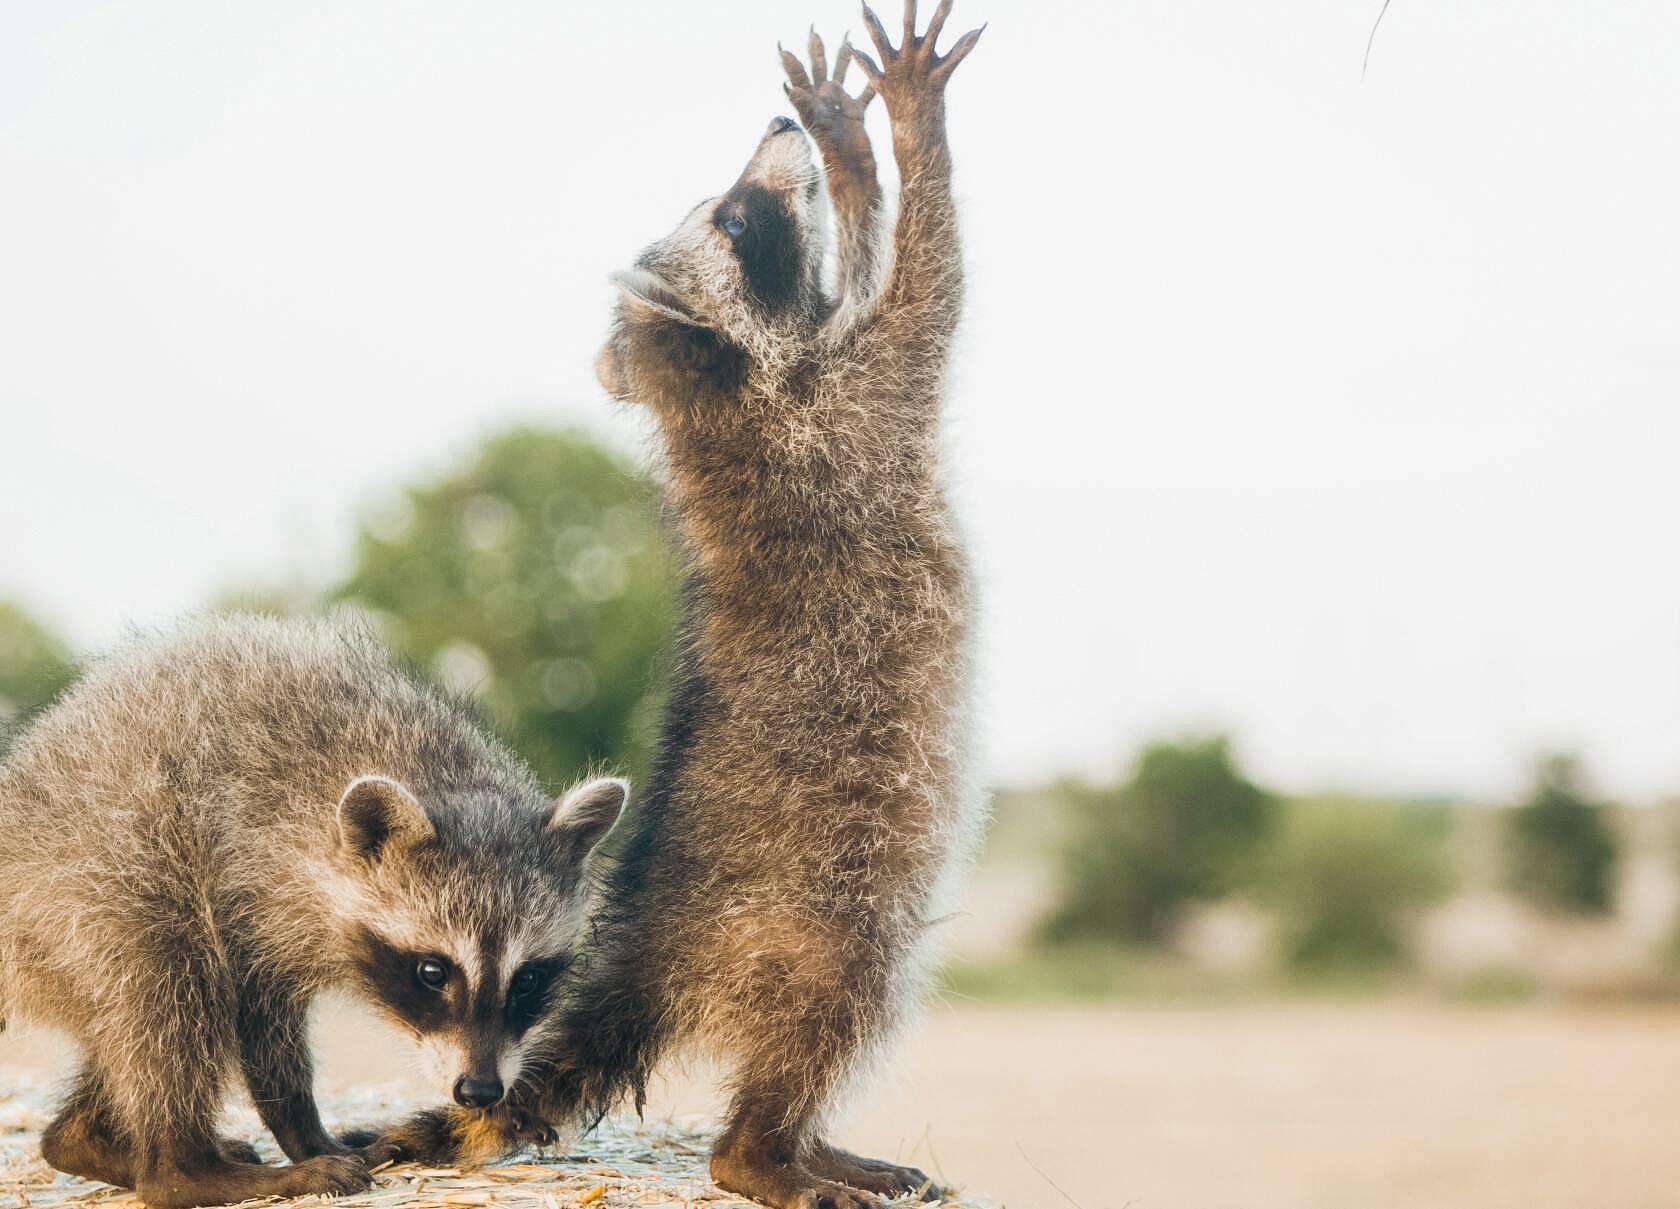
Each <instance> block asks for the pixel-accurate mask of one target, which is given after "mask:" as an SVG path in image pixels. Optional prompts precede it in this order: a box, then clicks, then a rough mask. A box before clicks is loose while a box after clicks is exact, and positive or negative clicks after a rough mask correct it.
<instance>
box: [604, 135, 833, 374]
mask: <svg viewBox="0 0 1680 1209" xmlns="http://www.w3.org/2000/svg"><path fill="white" fill-rule="evenodd" d="M821 204H822V174H821V171H820V169H819V168H818V167H817V165H816V162H815V160H814V159H813V157H812V153H811V144H810V141H809V140H808V139H807V138H806V137H805V134H804V132H803V131H802V130H801V129H800V128H799V126H798V124H797V123H795V122H793V121H792V120H791V119H789V118H777V119H776V120H775V121H773V122H772V123H771V124H770V128H769V130H768V131H766V133H765V135H764V137H763V138H762V139H761V140H760V141H759V145H758V149H757V150H756V151H755V152H754V154H753V157H752V159H751V160H749V161H748V163H747V167H746V170H745V171H744V172H742V174H741V177H740V179H739V180H737V181H736V182H735V184H734V185H733V186H732V187H731V188H730V190H729V192H727V193H725V194H723V195H722V196H721V197H715V198H711V199H709V200H708V201H705V202H702V203H701V204H700V205H699V206H696V207H695V208H694V209H693V210H692V211H690V212H689V215H688V217H687V218H685V219H684V220H683V222H682V223H681V224H680V225H679V226H678V227H677V229H676V230H675V231H673V232H671V234H670V235H667V236H666V237H665V238H664V239H662V240H660V241H659V242H657V243H655V244H653V245H652V246H650V247H649V248H647V249H646V250H645V251H644V252H643V253H642V254H641V256H639V257H638V258H637V259H636V263H635V266H634V267H632V268H630V269H628V270H626V271H624V272H622V273H617V274H614V276H613V281H614V282H615V283H616V284H617V286H618V287H619V291H620V307H619V315H618V325H617V330H616V331H615V336H614V339H613V340H609V342H608V345H607V347H606V348H605V349H603V350H602V354H601V357H600V358H599V359H598V360H597V362H596V373H597V376H598V377H599V378H600V379H601V383H602V385H603V386H605V387H606V389H607V390H608V392H609V393H611V394H613V395H614V396H616V397H618V398H621V399H626V400H630V401H635V400H637V399H639V398H641V397H642V396H644V395H645V394H647V393H649V392H647V391H645V390H641V389H638V384H637V383H636V382H635V381H634V378H635V374H634V373H633V372H631V371H632V370H633V368H634V367H635V366H637V365H638V364H639V363H640V362H641V361H643V360H644V358H645V356H646V355H647V354H648V353H650V352H653V353H654V355H658V354H657V352H656V351H655V350H653V349H642V350H635V351H634V352H632V351H631V350H625V349H617V348H615V344H616V343H617V342H618V341H619V339H620V338H621V337H624V336H627V335H633V334H634V333H636V332H637V331H639V330H646V329H649V328H657V327H658V326H660V325H671V324H675V325H677V326H678V327H679V328H690V329H698V330H700V331H704V332H707V333H710V334H711V335H712V336H713V337H715V338H717V339H720V340H722V341H724V342H726V343H727V344H729V345H732V346H734V347H736V348H738V349H741V350H744V351H746V352H748V353H749V354H754V353H759V352H761V351H762V348H763V346H764V345H765V344H766V343H767V342H768V341H773V340H774V339H775V336H776V330H777V329H779V328H782V327H784V326H786V325H787V324H789V323H794V324H798V323H800V322H802V321H809V320H810V319H811V318H812V317H813V316H814V315H815V314H816V313H817V311H818V309H819V308H820V306H821V301H822V289H821V271H822V244H823V240H822V230H821ZM682 339H683V335H682V334H681V333H673V334H669V335H668V336H667V337H666V342H667V343H671V342H679V343H680V341H681V340H682ZM655 343H656V344H657V343H658V342H657V341H655ZM703 343H704V342H702V344H703ZM702 351H704V348H702ZM665 355H666V356H667V357H668V358H670V357H672V356H673V355H674V356H675V357H676V359H677V360H681V359H682V357H683V355H684V354H683V352H682V351H681V350H675V351H674V352H669V351H668V352H667V353H666V354H665ZM643 401H647V400H643Z"/></svg>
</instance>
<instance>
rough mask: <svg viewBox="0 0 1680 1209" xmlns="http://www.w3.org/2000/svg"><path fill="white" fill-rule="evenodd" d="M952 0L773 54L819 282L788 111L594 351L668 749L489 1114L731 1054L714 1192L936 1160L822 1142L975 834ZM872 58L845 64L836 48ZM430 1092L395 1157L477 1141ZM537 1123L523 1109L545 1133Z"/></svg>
mask: <svg viewBox="0 0 1680 1209" xmlns="http://www.w3.org/2000/svg"><path fill="white" fill-rule="evenodd" d="M950 7H951V5H950V3H949V0H946V2H945V3H942V4H941V5H940V6H939V8H938V10H937V11H936V13H935V14H934V16H933V19H932V21H931V23H930V26H929V28H928V30H927V32H926V34H924V35H922V36H917V34H916V17H915V5H914V4H913V3H912V4H910V5H909V6H908V11H907V12H906V15H905V19H904V32H903V40H902V43H901V45H900V47H899V48H897V49H895V48H894V47H893V45H892V42H891V39H890V38H889V37H888V35H887V33H886V31H885V30H884V29H883V28H882V26H881V23H880V21H879V20H878V19H877V18H876V17H875V15H874V14H873V13H872V12H870V11H869V10H867V9H865V10H864V17H865V20H866V22H867V24H868V28H869V31H870V35H871V38H872V40H873V41H874V44H875V47H876V50H877V51H878V53H879V55H880V59H881V61H880V66H879V67H877V66H876V65H875V63H874V62H873V61H872V60H871V59H869V58H868V57H866V56H865V55H863V54H862V53H860V52H857V51H855V50H853V49H852V48H851V47H850V46H843V47H842V48H841V51H840V54H839V56H838V59H837V62H836V65H835V71H834V75H833V78H829V76H828V70H827V62H826V57H825V52H824V47H823V43H822V42H821V40H820V39H818V38H817V37H816V36H815V35H814V34H813V35H812V39H811V46H810V53H811V64H810V68H809V70H807V69H806V67H805V65H804V64H803V63H801V62H800V61H799V60H798V59H797V58H795V57H794V56H792V55H787V54H784V56H783V61H784V65H785V67H786V70H787V73H788V77H789V86H788V94H789V96H790V98H791V99H792V101H793V103H794V105H795V107H796V109H797V110H798V112H799V114H800V116H801V118H802V119H803V121H804V123H805V126H806V127H807V129H808V130H809V131H810V134H811V136H812V137H813V138H814V139H815V141H816V143H817V146H818V147H819V148H820V149H821V152H822V155H823V159H824V161H825V164H826V168H827V183H828V190H829V193H830V196H831V200H832V207H833V216H834V220H835V224H836V227H837V230H836V239H837V244H838V256H837V263H838V274H837V278H836V280H835V283H834V291H833V293H832V294H831V293H829V292H828V291H827V290H825V288H824V285H823V281H822V265H823V259H824V242H825V239H824V235H825V232H824V229H823V208H822V206H821V200H822V199H821V190H822V185H823V175H822V173H821V172H820V171H819V170H818V168H817V167H816V165H815V164H814V163H813V159H812V154H811V150H810V144H809V142H808V141H807V139H806V137H805V134H804V133H802V132H801V130H800V128H799V126H798V125H796V124H795V123H794V122H792V121H791V120H789V119H786V118H779V119H777V120H776V121H774V122H772V123H771V125H770V128H769V131H768V132H767V133H766V134H765V135H764V137H763V139H762V140H761V141H760V143H759V145H758V148H757V151H756V152H755V153H754V155H753V156H752V158H751V160H750V161H749V162H748V164H747V167H746V170H745V171H744V172H743V173H742V175H741V177H740V179H739V180H738V181H737V182H736V183H735V185H734V186H733V187H732V188H731V189H730V190H729V191H728V192H727V193H725V194H724V195H723V196H722V197H718V198H715V199H713V200H711V201H708V202H705V203H703V204H701V205H700V206H699V207H697V208H696V209H695V210H694V211H692V212H691V213H690V214H689V215H688V217H687V218H686V219H685V220H684V221H683V223H682V224H681V225H680V226H679V227H678V228H677V229H676V231H674V232H673V233H672V234H671V235H669V236H667V237H666V238H665V239H663V240H660V241H659V242H658V243H655V244H654V245H652V246H651V247H649V248H648V249H647V250H646V251H645V252H643V253H642V255H641V256H640V257H639V258H638V259H637V261H636V263H635V266H634V267H633V268H632V269H630V270H629V271H628V272H626V273H623V274H621V275H620V276H619V277H618V278H617V280H618V284H619V286H620V287H621V298H620V302H619V306H618V311H617V316H616V321H615V324H614V327H613V331H612V334H611V337H610V339H609V341H608V343H607V345H606V347H605V348H604V349H603V351H602V353H601V356H600V358H599V360H598V362H597V372H598V375H599V377H600V378H601V381H602V383H603V385H604V386H605V387H606V388H607V390H608V391H609V392H610V393H611V394H613V395H614V396H616V397H617V398H619V399H621V400H625V401H630V402H635V403H640V404H643V405H645V406H646V407H648V408H649V409H650V410H651V413H652V415H653V417H654V419H655V421H656V422H657V426H658V429H659V432H660V435H661V437H662V444H663V455H664V456H663V461H664V469H665V478H666V484H667V492H668V497H669V503H670V505H671V510H672V513H673V515H674V516H675V518H676V520H677V524H678V535H679V539H680V545H681V548H682V553H683V555H684V556H685V561H686V564H687V585H686V589H687V590H686V609H687V614H686V619H685V623H684V628H683V632H682V636H681V643H680V648H679V659H678V665H677V668H676V677H675V686H674V690H673V694H672V700H671V703H670V706H669V709H668V714H667V718H666V722H665V731H664V735H663V740H662V743H661V748H660V752H659V757H658V760H657V761H656V765H655V768H654V771H653V775H652V777H651V778H650V781H649V783H648V786H647V790H646V793H645V795H644V796H643V797H642V798H641V799H640V800H639V802H638V804H637V806H636V808H635V810H634V811H633V812H632V815H631V822H630V824H629V826H630V831H629V836H628V839H627V842H626V844H625V845H624V848H623V850H622V852H621V853H620V854H619V856H618V859H617V860H616V861H615V862H614V864H613V866H612V867H611V869H610V872H609V873H608V874H607V880H606V884H605V889H604V894H603V905H602V906H601V908H600V909H599V912H598V914H597V915H596V916H595V922H594V933H595V940H594V941H593V942H592V943H591V946H590V952H589V959H588V970H587V973H586V974H585V975H584V977H583V978H582V980H581V984H580V985H579V986H578V987H577V988H576V989H575V994H570V995H569V996H568V997H567V999H566V1001H565V1003H564V1004H563V1006H562V1007H561V1009H560V1013H561V1017H562V1023H563V1027H562V1028H560V1029H559V1030H557V1031H556V1033H555V1035H554V1036H555V1041H554V1043H553V1045H552V1046H550V1047H548V1048H547V1049H545V1051H544V1053H543V1055H542V1056H541V1058H540V1059H539V1060H534V1061H533V1063H532V1064H531V1066H530V1067H529V1070H530V1074H529V1075H528V1076H527V1077H526V1078H525V1079H523V1080H521V1082H520V1083H519V1084H518V1085H517V1086H516V1087H515V1089H514V1090H513V1092H512V1094H511V1095H510V1103H511V1104H513V1105H514V1106H516V1109H517V1111H513V1112H507V1111H504V1112H502V1113H499V1114H497V1113H493V1114H490V1116H491V1119H493V1120H495V1121H497V1123H498V1126H499V1128H501V1129H502V1130H503V1132H504V1135H505V1136H507V1137H509V1138H510V1140H511V1138H512V1137H514V1136H516V1135H519V1132H520V1128H521V1125H522V1124H523V1125H524V1126H525V1130H524V1133H523V1136H524V1137H526V1138H532V1137H536V1138H540V1137H541V1136H542V1135H543V1129H542V1124H541V1123H545V1122H557V1123H558V1122H568V1121H573V1122H575V1121H578V1120H580V1119H581V1120H584V1121H587V1120H589V1119H590V1118H591V1117H592V1116H597V1115H599V1114H600V1113H602V1112H604V1111H606V1110H607V1109H608V1108H610V1107H612V1106H613V1105H614V1104H615V1103H616V1102H617V1101H618V1100H619V1099H621V1098H622V1097H624V1096H625V1095H627V1094H629V1093H632V1092H634V1093H635V1094H636V1095H637V1098H638V1100H639V1099H640V1097H641V1094H642V1089H643V1086H644V1083H645V1080H646V1078H647V1075H648V1073H649V1071H650V1069H651V1068H652V1066H653V1065H654V1063H655V1062H656V1060H657V1059H659V1058H660V1057H661V1056H662V1055H663V1054H665V1053H666V1052H667V1051H670V1050H674V1049H677V1048H681V1047H690V1046H693V1047H698V1048H701V1049H704V1050H706V1051H708V1052H710V1053H712V1054H715V1055H717V1056H720V1057H722V1058H724V1059H725V1060H726V1061H728V1062H730V1063H731V1064H732V1074H731V1077H730V1081H729V1086H730V1089H731V1091H732V1096H733V1098H732V1103H731V1105H730V1108H729V1112H728V1120H727V1124H726V1127H725V1129H724V1131H723V1133H722V1134H721V1136H720V1137H719V1138H718V1140H717V1143H716V1145H715V1147H714V1149H713V1154H712V1160H711V1169H712V1174H713V1177H714V1178H715V1179H716V1181H717V1183H718V1184H720V1185H721V1186H723V1187H724V1188H727V1189H730V1190H733V1191H735V1192H739V1193H744V1194H746V1195H749V1196H752V1197H756V1198H758V1199H759V1200H762V1201H765V1202H768V1203H769V1204H772V1205H776V1206H783V1207H790V1209H791V1207H792V1206H795V1205H798V1206H813V1207H814V1206H830V1207H836V1209H846V1207H855V1206H868V1205H875V1204H877V1203H878V1202H877V1200H876V1196H877V1195H891V1194H898V1193H902V1192H905V1191H907V1190H918V1189H925V1188H926V1187H927V1186H928V1181H927V1180H926V1178H925V1177H924V1176H923V1175H922V1173H921V1172H919V1171H915V1170H913V1169H910V1168H906V1167H899V1166H895V1165H892V1164H889V1163H883V1162H877V1161H874V1160H869V1159H863V1158H859V1157H857V1156H854V1155H851V1154H847V1153H846V1152H844V1151H842V1150H839V1149H836V1148H835V1147H833V1146H831V1145H830V1144H829V1143H828V1142H827V1141H826V1140H825V1139H824V1136H823V1135H824V1124H825V1121H824V1118H825V1115H826V1113H827V1112H828V1111H829V1110H830V1109H831V1107H832V1106H833V1104H834V1103H835V1101H836V1099H837V1097H838V1095H839V1094H840V1093H841V1092H842V1091H843V1090H844V1085H845V1084H846V1083H847V1082H848V1080H849V1078H850V1077H851V1076H853V1075H854V1074H855V1073H856V1071H857V1070H858V1068H859V1066H860V1064H861V1063H862V1062H863V1061H864V1060H866V1059H867V1058H868V1057H870V1056H871V1055H872V1054H875V1053H878V1052H879V1051H880V1050H881V1048H882V1047H883V1045H884V1043H885V1042H887V1041H888V1040H889V1038H890V1036H891V1035H892V1034H893V1032H894V1031H895V1026H896V1025H897V1024H898V1023H899V1022H900V1020H901V1019H902V1018H903V1017H904V1015H905V1014H906V1010H907V1009H908V1008H909V1007H910V1006H911V1005H912V1004H913V1002H914V1001H915V999H916V998H917V996H918V993H919V992H920V991H921V989H922V986H923V983H924V981H925V978H924V966H925V960H924V958H923V956H922V949H923V940H924V933H926V932H927V930H928V928H929V925H930V923H931V922H932V921H933V917H934V916H935V914H936V912H937V909H938V908H937V905H936V904H937V902H938V898H939V890H940V888H941V883H943V882H945V881H946V879H947V875H948V873H949V872H950V871H951V869H952V866H953V865H954V864H956V863H958V861H959V860H960V858H961V857H962V856H963V855H964V854H965V853H966V850H967V848H968V845H969V842H970V839H971V837H972V834H973V832H974V831H975V830H976V823H977V820H976V818H975V815H976V813H977V812H976V810H975V809H974V805H975V802H974V795H972V793H971V792H970V789H969V786H968V784H967V782H966V777H965V767H964V751H963V745H964V740H965V706H964V675H965V661H966V647H967V631H968V626H969V610H970V605H969V591H968V586H967V580H966V574H965V569H964V559H963V556H962V553H961V551H960V549H959V544H958V540H957V537H956V534H955V531H954V526H953V524H952V521H951V518H950V516H949V513H948V511H947V507H946V502H945V496H944V491H943V488H942V486H941V478H940V467H939V463H940V458H939V437H938V428H939V414H940V404H941V396H942V394H943V381H944V377H945V370H946V363H947V361H948V359H949V355H950V344H951V340H952V336H953V330H954V328H955V326H956V322H957V315H958V309H959V302H960V295H961V266H960V256H959V251H958V246H957V231H956V220H955V212H954V207H953V204H952V198H951V186H950V179H951V155H950V150H949V147H948V144H947V141H946V133H945V102H944V94H945V86H946V82H947V81H948V79H949V78H950V75H951V73H952V71H953V69H954V68H955V67H956V65H957V64H958V63H959V62H960V61H961V60H962V59H963V58H964V57H965V56H966V55H967V54H968V52H969V51H970V50H971V49H972V48H973V46H974V44H975V42H976V41H977V39H978V37H979V32H978V31H976V32H973V33H969V34H966V35H964V36H963V37H962V38H960V39H958V40H957V41H956V43H955V44H954V46H953V47H952V49H951V51H950V53H949V54H948V55H945V56H943V57H942V56H940V55H938V54H937V53H936V52H935V49H934V47H935V42H936V40H937V38H938V36H939V33H940V30H941V28H942V26H943V24H944V22H945V19H946V17H947V15H948V13H949V11H950ZM852 61H855V62H856V63H857V64H858V66H859V67H860V68H861V69H862V71H863V72H864V74H865V75H867V76H868V78H869V84H868V87H866V88H865V89H864V91H863V93H862V94H861V95H859V96H855V97H854V96H851V95H849V94H848V93H847V92H846V91H845V90H844V88H843V87H842V81H843V79H844V75H845V71H846V66H847V64H848V62H852ZM877 94H878V95H879V96H880V97H881V98H882V100H883V101H884V102H885V104H886V108H887V113H888V117H889V119H890V121H891V125H892V135H893V150H894V154H895V156H896V157H897V161H898V167H899V173H900V177H901V181H902V190H901V193H900V197H899V204H898V214H897V218H896V226H895V227H894V229H893V232H892V237H891V241H890V244H888V243H887V242H886V240H885V238H884V236H885V231H886V221H885V219H884V218H883V216H882V201H881V190H880V186H879V185H878V183H877V180H876V173H875V161H874V156H873V153H872V151H871V148H870V144H869V139H868V136H867V135H866V133H865V130H864V124H863V114H864V109H865V106H866V105H867V104H868V102H869V100H870V99H871V98H872V97H873V96H874V95H877ZM469 1120H470V1119H469V1117H467V1116H466V1115H463V1114H453V1115H451V1114H448V1113H437V1114H432V1115H431V1116H430V1117H429V1118H427V1117H422V1118H419V1119H417V1120H415V1121H413V1122H410V1123H409V1124H408V1125H407V1126H405V1127H403V1128H402V1129H400V1130H398V1131H396V1133H394V1134H393V1135H390V1136H389V1137H388V1138H387V1141H388V1142H389V1143H390V1144H391V1147H392V1151H393V1153H399V1154H401V1153H406V1154H412V1155H417V1156H422V1157H426V1158H429V1159H431V1160H433V1161H437V1160H439V1159H450V1160H457V1161H458V1160H460V1159H462V1158H483V1157H486V1155H485V1154H484V1153H483V1152H481V1151H476V1150H475V1147H477V1146H479V1145H483V1144H486V1143H488V1142H489V1141H490V1140H491V1135H490V1134H489V1132H488V1131H485V1130H482V1129H481V1130H478V1131H477V1132H476V1134H473V1135H472V1136H469V1133H468V1128H467V1127H468V1124H469ZM532 1122H536V1123H537V1124H536V1127H535V1128H532V1126H531V1123H532Z"/></svg>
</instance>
